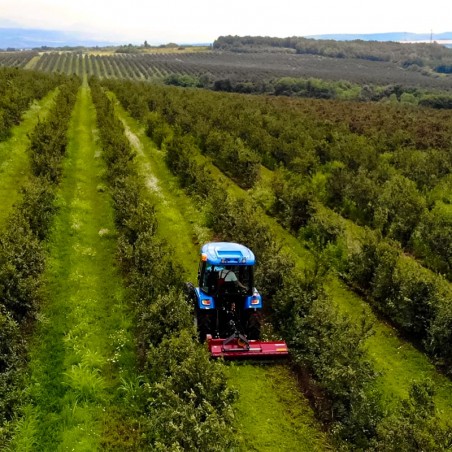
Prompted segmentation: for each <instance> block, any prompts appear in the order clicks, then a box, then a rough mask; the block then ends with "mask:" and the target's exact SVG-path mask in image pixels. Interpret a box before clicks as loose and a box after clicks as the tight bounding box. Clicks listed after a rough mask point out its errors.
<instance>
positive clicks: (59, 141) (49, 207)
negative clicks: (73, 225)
mask: <svg viewBox="0 0 452 452" xmlns="http://www.w3.org/2000/svg"><path fill="white" fill-rule="evenodd" d="M78 86H79V80H78V79H72V80H70V81H68V82H66V83H65V84H64V85H61V86H60V88H59V94H58V96H57V98H56V100H55V105H54V107H53V108H52V110H51V111H50V113H49V116H48V118H47V120H46V121H45V122H41V123H39V124H38V125H37V126H36V128H35V130H34V131H33V133H32V134H31V136H30V146H29V153H30V159H31V161H32V172H33V174H32V175H31V176H30V178H29V181H28V182H27V184H26V185H25V186H24V187H23V188H22V189H21V192H22V199H21V201H20V203H19V204H18V205H17V206H15V209H14V210H13V213H12V214H11V216H10V217H9V218H8V221H7V223H6V225H5V227H4V230H2V232H1V234H0V442H2V441H6V440H7V438H8V436H9V434H10V433H11V432H10V429H9V427H10V425H11V424H9V422H10V421H11V420H13V419H14V417H15V416H17V414H18V413H17V408H18V406H19V405H20V404H22V403H23V399H24V397H25V395H24V394H23V393H22V391H23V370H24V368H25V365H26V353H27V344H26V339H25V333H24V331H25V330H26V329H27V328H29V326H30V324H31V323H32V322H33V320H34V317H35V315H36V312H37V309H38V307H39V302H40V287H41V274H42V272H43V270H44V266H45V251H44V246H43V241H44V240H45V238H46V236H47V233H48V231H49V228H50V225H51V221H52V216H53V214H54V212H55V207H54V203H53V202H54V196H55V188H56V186H57V184H58V182H59V177H54V175H55V174H58V175H60V174H61V160H62V158H63V155H64V152H65V148H66V131H67V128H68V124H69V120H70V116H71V112H72V109H73V106H74V102H75V94H76V91H77V89H78ZM38 160H39V161H40V162H41V163H40V164H39V165H36V164H35V162H36V161H38Z"/></svg>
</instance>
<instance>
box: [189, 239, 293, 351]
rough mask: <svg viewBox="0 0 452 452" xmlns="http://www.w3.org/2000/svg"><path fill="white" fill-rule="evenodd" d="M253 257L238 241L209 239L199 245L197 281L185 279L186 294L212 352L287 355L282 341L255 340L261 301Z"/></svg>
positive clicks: (259, 322)
mask: <svg viewBox="0 0 452 452" xmlns="http://www.w3.org/2000/svg"><path fill="white" fill-rule="evenodd" d="M255 263H256V262H255V257H254V254H253V252H252V251H251V250H250V249H248V248H247V247H245V246H243V245H240V244H238V243H231V242H210V243H206V244H205V245H204V246H203V247H202V249H201V253H200V262H199V268H198V286H197V287H195V286H194V285H193V284H191V283H188V284H187V294H188V299H189V300H190V301H191V302H192V303H193V306H194V310H195V321H196V325H197V328H198V332H199V337H200V340H201V341H202V342H205V341H207V342H208V344H209V350H210V352H211V354H212V356H223V357H238V356H243V357H244V356H250V355H265V356H268V355H272V356H273V355H279V356H282V355H287V346H286V344H285V343H284V341H281V342H278V343H276V342H262V341H260V340H259V338H260V329H261V322H262V317H261V311H262V307H263V306H262V297H261V295H260V294H259V292H258V291H257V289H256V288H255V287H254V273H253V270H254V265H255Z"/></svg>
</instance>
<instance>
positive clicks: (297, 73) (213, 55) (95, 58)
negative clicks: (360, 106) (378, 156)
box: [0, 51, 450, 89]
mask: <svg viewBox="0 0 452 452" xmlns="http://www.w3.org/2000/svg"><path fill="white" fill-rule="evenodd" d="M32 58H34V60H33V68H34V69H36V70H41V71H46V72H59V73H63V74H67V75H70V74H77V75H78V76H80V77H81V76H82V75H83V74H85V73H86V74H87V75H88V76H93V75H94V76H96V77H99V78H110V77H111V78H128V79H134V80H155V79H163V78H165V77H167V76H169V75H178V76H192V77H196V78H199V79H201V81H203V83H207V81H209V80H210V81H212V80H213V81H220V80H230V81H242V82H246V81H252V82H253V83H257V82H262V83H264V82H265V81H268V80H271V79H277V78H281V77H296V78H310V77H311V78H312V77H314V78H319V79H323V80H331V81H336V82H339V81H344V80H347V81H348V82H352V83H358V84H361V85H363V84H377V85H393V84H400V85H403V86H408V87H410V86H411V87H425V88H427V87H429V88H440V89H441V88H444V89H448V88H450V81H449V80H448V79H445V78H441V77H439V78H438V77H436V78H435V77H430V76H426V75H424V74H422V73H420V72H417V71H410V70H402V69H400V68H399V67H398V66H397V65H396V64H395V63H391V62H374V61H366V60H354V59H340V58H330V57H322V56H318V55H309V54H305V55H297V54H291V53H289V54H280V53H269V54H265V53H264V54H262V53H245V54H241V53H233V52H221V51H215V52H212V51H209V52H194V53H167V54H165V53H155V54H152V53H151V54H138V55H136V54H112V55H95V54H88V53H86V54H83V53H79V52H69V51H67V52H57V51H54V52H43V53H41V54H37V53H36V52H17V53H4V54H1V53H0V66H16V67H24V66H25V65H26V64H27V63H29V62H30V60H31V59H32ZM35 59H37V61H35Z"/></svg>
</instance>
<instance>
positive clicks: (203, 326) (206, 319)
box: [195, 310, 213, 343]
mask: <svg viewBox="0 0 452 452" xmlns="http://www.w3.org/2000/svg"><path fill="white" fill-rule="evenodd" d="M195 320H196V328H197V330H198V335H199V340H200V342H201V343H204V342H205V340H206V336H207V335H208V334H212V325H213V322H212V314H211V313H210V312H208V313H207V312H201V311H199V310H198V311H197V313H196V319H195Z"/></svg>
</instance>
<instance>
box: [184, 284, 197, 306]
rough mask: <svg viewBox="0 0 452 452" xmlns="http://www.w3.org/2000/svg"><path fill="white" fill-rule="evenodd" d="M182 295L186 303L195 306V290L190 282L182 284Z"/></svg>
mask: <svg viewBox="0 0 452 452" xmlns="http://www.w3.org/2000/svg"><path fill="white" fill-rule="evenodd" d="M184 295H185V300H186V301H187V303H188V304H190V305H192V306H193V307H194V306H195V300H196V292H195V286H194V285H193V284H192V283H191V282H187V283H185V285H184Z"/></svg>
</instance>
